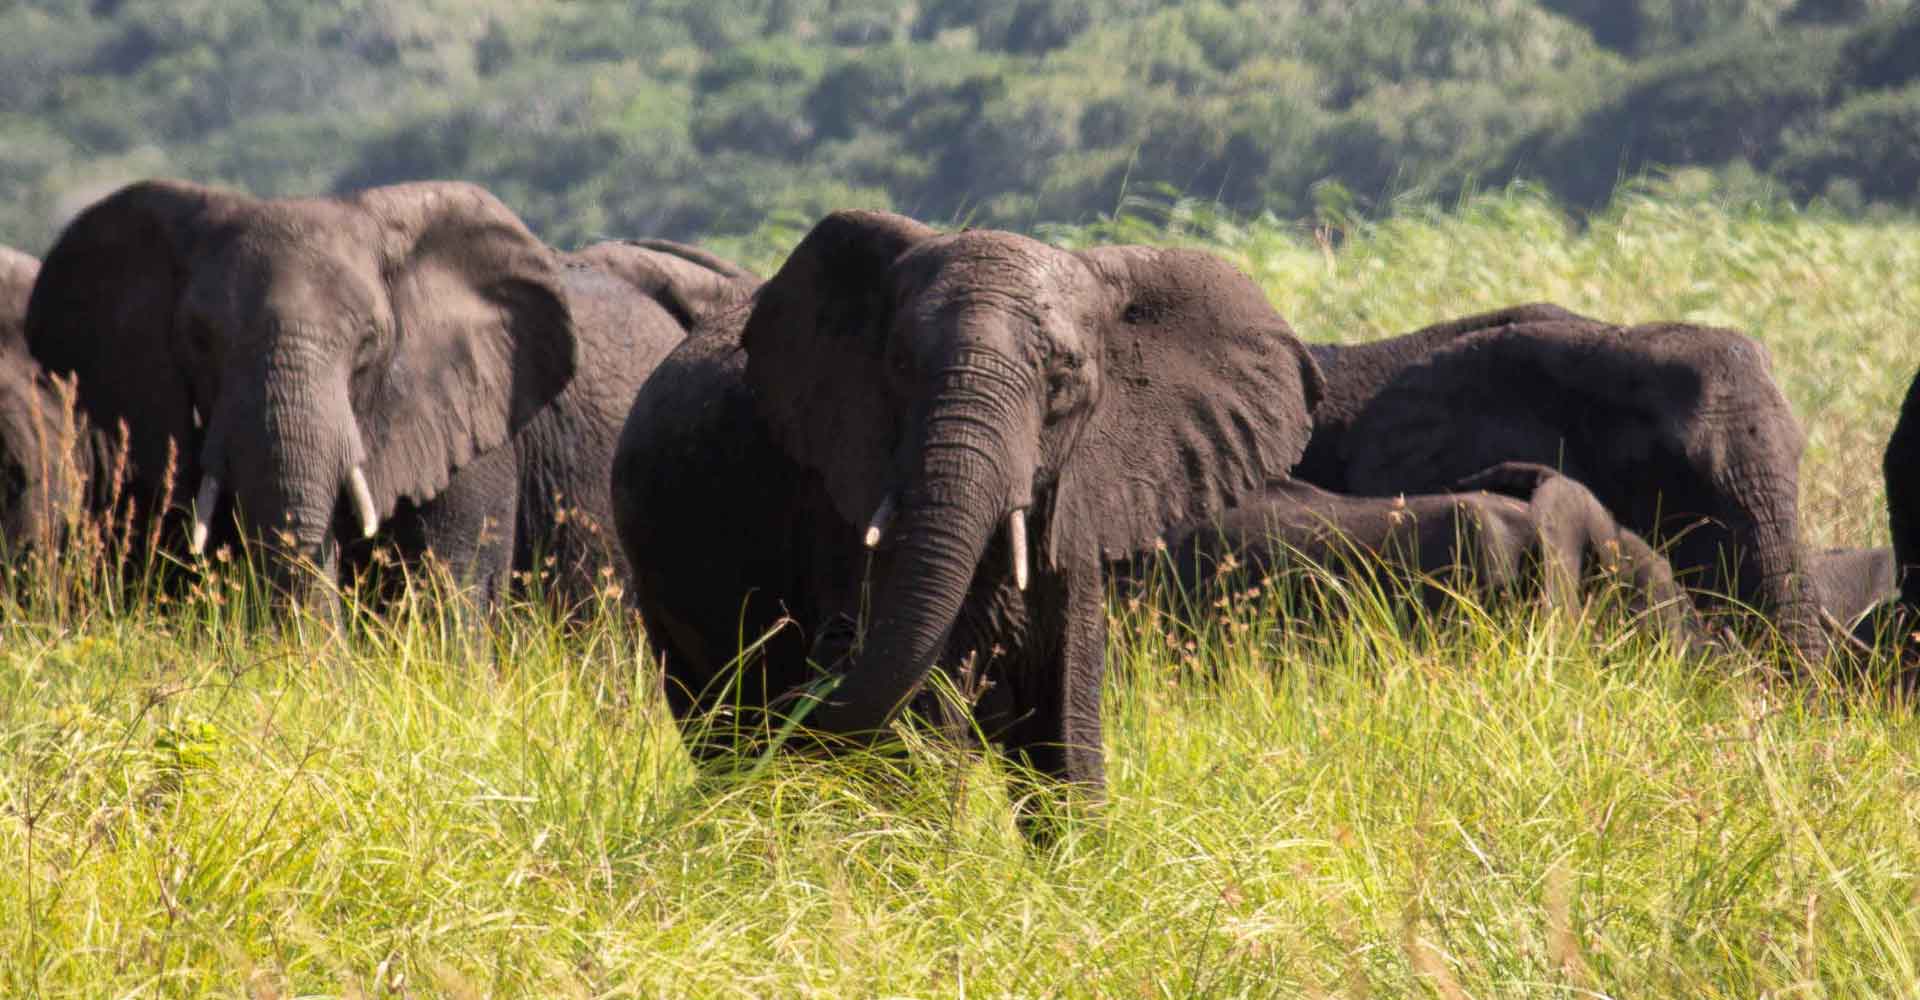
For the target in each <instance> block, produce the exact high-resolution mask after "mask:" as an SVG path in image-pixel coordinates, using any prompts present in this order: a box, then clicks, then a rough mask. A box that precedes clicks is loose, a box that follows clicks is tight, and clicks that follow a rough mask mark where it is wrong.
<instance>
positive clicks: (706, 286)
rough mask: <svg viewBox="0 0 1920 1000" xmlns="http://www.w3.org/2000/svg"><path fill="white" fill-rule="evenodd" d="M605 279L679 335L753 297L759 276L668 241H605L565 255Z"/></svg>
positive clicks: (694, 248)
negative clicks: (672, 324)
mask: <svg viewBox="0 0 1920 1000" xmlns="http://www.w3.org/2000/svg"><path fill="white" fill-rule="evenodd" d="M568 259H569V260H570V261H571V262H575V263H579V264H583V265H585V266H587V267H591V268H594V269H596V270H599V271H602V272H605V273H607V274H610V275H612V276H614V277H616V278H619V279H620V280H621V281H624V282H626V283H627V284H629V285H632V286H633V287H634V288H635V289H637V290H639V292H640V293H641V294H642V295H645V296H647V297H648V298H651V299H653V300H654V301H655V302H658V303H660V307H661V308H663V309H665V310H666V311H667V312H668V313H670V314H671V315H672V316H673V318H674V320H675V321H676V322H678V323H679V324H680V327H681V329H683V330H691V329H693V325H694V324H695V323H696V322H698V321H699V320H700V318H701V317H703V316H705V315H707V314H708V313H710V312H713V311H714V310H716V309H719V308H721V307H723V306H726V305H729V304H731V303H734V302H737V301H741V300H743V299H745V298H746V297H747V296H748V295H750V294H752V292H753V289H754V288H755V287H756V286H758V285H759V284H760V276H759V275H756V274H754V273H753V272H751V271H748V270H747V269H745V268H743V267H740V266H738V265H736V264H734V263H732V262H730V261H727V260H723V259H722V258H719V257H716V256H714V255H713V254H710V253H707V252H706V251H704V250H701V249H699V248H698V247H690V246H687V245H685V244H682V243H675V242H673V241H671V240H610V241H608V242H605V243H595V244H594V245H592V246H590V247H587V248H585V249H582V250H576V251H574V252H573V253H571V254H569V255H568Z"/></svg>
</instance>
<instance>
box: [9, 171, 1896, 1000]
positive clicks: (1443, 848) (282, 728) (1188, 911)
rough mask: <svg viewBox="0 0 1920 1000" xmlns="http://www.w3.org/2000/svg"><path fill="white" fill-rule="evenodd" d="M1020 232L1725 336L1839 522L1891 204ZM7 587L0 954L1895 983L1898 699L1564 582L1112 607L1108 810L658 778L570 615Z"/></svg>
mask: <svg viewBox="0 0 1920 1000" xmlns="http://www.w3.org/2000/svg"><path fill="white" fill-rule="evenodd" d="M795 235H797V234H793V233H787V232H785V231H769V232H768V233H764V234H763V235H762V237H761V238H760V241H759V242H758V243H757V244H752V245H746V244H743V245H740V246H735V247H730V248H729V249H730V250H732V251H735V252H741V251H744V252H746V253H747V254H748V255H750V256H751V255H754V254H756V253H757V254H759V255H760V256H759V258H758V259H757V260H756V263H757V264H759V265H760V266H762V267H763V268H765V267H769V266H770V265H771V264H772V263H774V262H775V261H776V259H777V256H776V255H777V252H778V249H779V248H780V246H781V245H782V241H783V240H790V239H791V237H792V236H795ZM1049 235H1050V236H1051V237H1053V238H1055V239H1057V240H1060V241H1063V242H1085V241H1093V240H1128V241H1153V242H1177V243H1187V244H1193V245H1200V246H1207V247H1211V248H1213V249H1215V250H1217V251H1219V252H1221V253H1223V254H1225V255H1227V256H1229V257H1231V258H1232V259H1234V260H1235V261H1236V262H1238V263H1240V264H1241V265H1242V266H1243V267H1245V268H1247V269H1248V270H1249V271H1250V272H1251V273H1253V274H1254V275H1256V276H1257V277H1258V278H1259V279H1260V280H1261V281H1262V282H1263V283H1264V284H1265V286H1266V287H1267V288H1268V289H1269V290H1270V292H1271V294H1272V296H1273V299H1274V302H1275V303H1276V305H1277V306H1278V307H1279V308H1280V309H1281V311H1282V312H1283V313H1284V314H1285V315H1286V316H1288V317H1289V319H1290V320H1291V321H1292V322H1293V324H1294V326H1295V328H1296V329H1297V330H1298V331H1299V332H1300V333H1301V334H1302V335H1303V336H1305V337H1307V338H1308V339H1340V340H1357V339H1364V338H1367V337H1372V336H1377V335H1380V334H1384V333H1389V332H1395V331H1399V330H1402V329H1406V328H1409V327H1412V326H1415V325H1419V324H1421V323H1424V322H1427V321H1429V320H1431V319H1436V318H1440V317H1443V316H1447V315H1452V314H1457V313H1461V312H1466V311H1469V310H1474V309H1479V308H1482V307H1487V306H1493V305H1498V304H1504V303H1508V302H1513V301H1519V300H1527V299H1552V300H1555V301H1559V302H1561V303H1563V304H1565V305H1567V306H1569V307H1571V308H1574V309H1577V310H1582V311H1586V312H1592V313H1596V314H1599V315H1603V316H1609V317H1617V318H1620V319H1623V320H1637V319H1651V318H1655V317H1662V318H1686V319H1694V320H1702V321H1711V322H1716V323H1724V324H1728V325H1732V326H1736V327H1739V328H1742V329H1745V330H1749V331H1751V332H1752V333H1754V334H1755V335H1756V336H1758V337H1760V338H1761V339H1762V340H1764V341H1765V342H1766V343H1767V344H1768V345H1769V347H1770V348H1771V349H1772V351H1773V354H1774V359H1775V364H1776V368H1777V371H1778V374H1779V376H1780V378H1781V380H1782V382H1783V384H1784V385H1785V386H1786V389H1787V393H1788V395H1789V397H1790V398H1791V399H1792V400H1793V402H1794V404H1795V406H1796V407H1797V409H1798V411H1799V412H1800V413H1801V415H1802V417H1803V419H1804V420H1805V421H1806V423H1807V425H1808V436H1809V450H1808V457H1807V462H1806V466H1805V469H1804V473H1803V491H1804V496H1805V507H1804V510H1805V519H1806V524H1807V527H1808V530H1809V532H1810V534H1811V536H1812V538H1813V540H1814V541H1816V542H1819V543H1834V544H1870V543H1875V542H1878V541H1880V540H1881V539H1882V537H1883V535H1884V532H1885V518H1884V514H1883V513H1882V512H1881V511H1880V509H1879V507H1880V502H1881V501H1880V497H1881V490H1880V485H1879V481H1878V480H1879V460H1880V458H1879V455H1880V448H1881V444H1882V442H1883V441H1884V439H1885V436H1886V433H1887V430H1888V428H1889V427H1890V426H1891V423H1892V420H1893V416H1894V407H1895V405H1896V403H1897V401H1898V399H1899V398H1900V394H1901V393H1902V392H1903V391H1904V389H1905V385H1906V382H1907V380H1908V379H1909V378H1910V377H1911V375H1912V369H1913V368H1914V367H1915V365H1916V363H1920V351H1916V349H1915V347H1914V346H1913V333H1914V331H1915V329H1916V325H1917V324H1920V226H1915V225H1914V224H1911V223H1887V224H1878V225H1875V224H1865V223H1858V222H1840V221H1834V220H1829V219H1825V218H1818V217H1807V216H1799V215H1793V214H1789V213H1783V212H1781V211H1778V210H1771V209H1770V210H1764V211H1762V210H1754V211H1749V210H1745V209H1738V208H1729V207H1725V206H1720V205H1716V204H1715V203H1713V201H1712V200H1711V199H1709V198H1704V197H1696V196H1690V195H1689V194H1688V193H1687V192H1686V191H1684V190H1682V189H1680V188H1677V187H1676V188H1672V189H1668V190H1665V191H1662V192H1660V193H1659V194H1658V195H1657V196H1655V195H1645V196H1637V195H1631V194H1630V195H1626V196H1623V197H1622V199H1621V200H1620V201H1619V203H1618V205H1617V207H1616V208H1615V210H1614V211H1613V212H1612V213H1610V214H1608V215H1606V216H1603V217H1600V218H1597V219H1595V220H1593V221H1592V222H1591V224H1590V225H1588V226H1586V227H1585V228H1578V227H1575V226H1574V225H1572V224H1571V223H1569V222H1568V221H1567V220H1566V219H1564V218H1563V217H1561V216H1560V215H1559V214H1557V213H1556V212H1555V211H1554V210H1553V209H1552V207H1551V206H1550V205H1548V204H1546V203H1544V202H1542V201H1541V200H1539V199H1536V198H1533V197H1531V196H1528V195H1526V194H1523V193H1507V194H1501V195H1490V196H1484V197H1481V198H1478V199H1475V200H1473V201H1470V202H1468V203H1467V204H1465V205H1462V206H1459V207H1458V208H1457V209H1455V210H1453V211H1449V212H1443V213H1442V212H1436V213H1431V214H1410V215H1405V216H1402V217H1399V218H1396V219H1394V220H1391V221H1387V222H1383V223H1378V224H1372V225H1367V226H1356V227H1353V228H1352V229H1351V231H1349V232H1346V233H1344V234H1342V238H1341V239H1339V240H1337V241H1335V240H1330V239H1326V238H1325V234H1322V238H1318V239H1317V238H1316V237H1315V234H1313V233H1310V232H1305V231H1300V230H1293V229H1288V228H1283V227H1279V226H1274V225H1263V224H1236V223H1230V222H1227V221H1224V220H1221V219H1219V218H1215V217H1210V216H1208V215H1207V214H1206V213H1204V212H1199V211H1196V210H1194V209H1192V208H1191V207H1190V206H1185V205H1176V206H1173V207H1172V208H1171V209H1164V208H1163V210H1162V211H1160V212H1158V213H1148V214H1145V215H1144V216H1133V217H1128V218H1124V219H1122V220H1120V221H1117V222H1110V223H1105V224H1101V225H1097V226H1092V227H1085V228H1079V229H1072V230H1066V229H1062V230H1054V231H1050V233H1049ZM51 583H52V582H51V581H43V584H46V585H45V586H43V587H42V590H44V591H48V592H50V593H47V594H45V595H43V596H42V597H39V598H34V599H30V600H27V601H25V606H19V607H13V608H12V609H11V612H10V613H9V615H8V616H7V618H6V620H5V622H4V624H3V625H0V995H6V996H74V997H99V996H149V995H152V996H162V995H164V996H176V995H177V996H200V995H216V996H252V997H291V996H307V995H330V996H350V997H381V996H416V997H427V996H452V997H481V996H521V995H538V996H581V997H589V996H591V997H599V996H679V995H696V996H739V997H758V996H809V995H811V996H822V997H847V996H1009V995H1012V996H1034V997H1039V996H1072V997H1080V996H1087V997H1094V996H1098V997H1106V996H1130V997H1131V996H1137V997H1162V996H1166V997H1175V996H1194V995H1199V996H1287V997H1292V996H1339V997H1350V998H1360V997H1369V996H1371V997H1399V996H1422V995H1435V996H1440V997H1446V998H1452V997H1510V996H1539V997H1588V996H1601V995H1605V996H1621V997H1642V996H1709V997H1755V996H1760V995H1765V996H1770V997H1789V996H1794V997H1842V996H1893V995H1903V994H1912V993H1914V992H1915V991H1920V822H1916V820H1917V819H1920V817H1917V816H1916V812H1920V725H1916V719H1915V715H1914V710H1913V708H1912V707H1911V706H1909V705H1905V704H1899V703H1891V702H1890V701H1889V700H1888V699H1886V698H1883V697H1879V696H1875V695H1871V694H1866V695H1863V694H1858V693H1850V692H1846V691H1842V690H1838V689H1835V688H1832V687H1830V686H1821V687H1819V688H1818V689H1817V690H1814V691H1811V692H1809V691H1799V690H1788V689H1783V688H1780V687H1778V686H1776V685H1772V684H1769V683H1768V682H1767V681H1766V680H1765V670H1764V666H1763V665H1762V664H1760V663H1759V662H1757V661H1754V660H1751V659H1746V658H1731V657H1730V658H1722V659H1716V660H1712V661H1707V662H1689V661H1686V660H1683V659H1681V658H1679V657H1677V656H1676V655H1674V654H1673V653H1671V652H1670V651H1668V650H1665V649H1662V648H1660V647H1658V646H1656V645H1655V644H1653V643H1652V641H1651V640H1649V639H1648V638H1646V637H1644V636H1641V635H1637V634H1634V633H1632V632H1630V631H1627V630H1625V629H1623V628H1621V627H1619V626H1618V624H1617V623H1616V622H1615V621H1614V620H1613V619H1612V618H1611V617H1610V616H1607V615H1605V614H1599V615H1596V616H1594V617H1592V618H1591V619H1588V620H1581V621H1573V620H1567V619H1563V618H1550V617H1545V616H1544V615H1543V614H1541V613H1539V612H1537V611H1534V610H1531V609H1518V610H1510V611H1505V612H1500V613H1496V614H1488V613H1483V612H1480V611H1478V610H1477V609H1471V608H1469V609H1466V610H1464V611H1463V612H1461V613H1460V614H1458V615H1456V616H1453V618H1454V619H1455V620H1450V621H1449V622H1446V623H1442V624H1437V625H1421V626H1416V627H1413V628H1404V627H1399V626H1398V625H1397V624H1396V623H1395V621H1394V620H1393V618H1394V614H1393V611H1392V609H1391V608H1389V607H1386V606H1384V605H1382V604H1381V603H1380V602H1378V601H1376V600H1370V599H1368V598H1367V597H1366V596H1364V595H1362V596H1359V597H1357V598H1355V603H1356V611H1355V615H1354V617H1353V618H1352V619H1351V620H1349V621H1348V622H1346V623H1344V624H1341V625H1338V626H1332V627H1317V628H1296V627H1288V626H1287V625H1286V624H1285V623H1284V622H1283V621H1282V620H1281V618H1280V616H1279V615H1278V614H1277V613H1276V611H1275V608H1274V607H1273V606H1272V605H1271V603H1265V602H1270V600H1271V595H1264V596H1262V597H1261V598H1257V599H1255V600H1252V601H1250V602H1248V604H1247V605H1246V606H1245V607H1244V608H1243V609H1242V610H1241V611H1239V612H1238V613H1236V615H1235V616H1234V617H1233V619H1232V620H1231V621H1229V622H1228V623H1227V624H1225V625H1222V626H1219V627H1215V628H1210V629H1208V630H1206V631H1204V632H1193V631H1190V630H1187V629H1185V628H1183V627H1182V626H1180V625H1179V624H1177V623H1175V622H1173V621H1171V620H1170V619H1168V618H1166V617H1165V616H1163V615H1162V614H1160V613H1159V612H1158V611H1157V610H1156V609H1155V608H1154V607H1152V606H1151V605H1148V606H1122V607H1116V608H1114V609H1113V615H1114V623H1115V628H1114V640H1113V642H1114V645H1113V662H1114V665H1115V666H1114V669H1113V670H1112V672H1111V678H1110V682H1109V689H1108V706H1109V719H1110V723H1109V728H1108V733H1109V745H1108V748H1107V750H1108V757H1109V762H1110V772H1109V773H1110V780H1111V797H1110V800H1109V802H1108V803H1107V805H1106V808H1105V809H1104V811H1103V812H1101V813H1100V814H1099V815H1097V816H1093V817H1085V816H1082V817H1076V818H1074V819H1072V820H1070V821H1068V822H1066V823H1065V824H1064V825H1063V827H1062V828H1061V830H1062V832H1061V835H1060V837H1059V838H1058V840H1057V842H1054V843H1052V844H1050V845H1048V846H1046V847H1043V848H1035V847H1033V846H1031V845H1029V844H1028V843H1027V842H1026V841H1025V840H1024V839H1023V838H1022V837H1021V836H1020V834H1019V833H1018V832H1017V830H1016V828H1015V826H1014V822H1013V810H1012V808H1011V806H1010V804H1009V802H1008V795H1009V787H1010V786H1009V784H1008V783H1007V782H1006V781H1004V780H1003V778H1004V777H1005V775H1004V774H1003V773H1002V772H1001V765H999V764H998V763H996V762H993V761H985V760H981V759H978V758H975V757H972V756H969V755H966V754H962V753H959V752H956V751H953V750H951V749H948V748H945V747H943V746H940V745H937V744H929V743H926V742H924V741H920V740H917V739H914V740H910V741H909V745H908V746H907V748H906V750H905V752H904V753H900V754H895V755H892V756H889V757H886V758H878V757H876V758H873V759H869V760H861V761H854V762H840V763H835V764H818V763H805V764H803V763H795V762H792V761H786V760H774V761H771V762H768V763H767V764H766V765H765V766H764V767H760V768H756V769H750V770H748V771H746V772H745V773H743V774H740V775H735V776H713V775H709V776H702V775H700V774H698V773H696V772H695V770H694V769H693V768H692V766H691V765H690V763H689V762H688V761H687V759H686V758H685V756H684V754H683V753H682V752H681V750H680V748H679V745H678V740H677V738H676V736H675V733H674V731H673V728H672V726H671V723H670V720H669V719H668V718H667V716H666V713H665V711H664V708H663V706H662V704H661V702H660V699H659V698H658V697H657V696H656V694H655V691H654V688H655V684H656V674H655V672H654V668H653V666H652V665H651V664H650V663H649V662H648V660H647V658H646V654H645V651H644V646H643V644H642V641H641V638H640V636H639V635H638V633H637V631H636V630H635V629H634V628H633V627H632V625H631V624H630V623H629V622H627V620H626V619H625V618H624V616H622V615H621V614H619V613H618V612H617V610H616V607H617V605H611V604H610V606H609V608H608V609H606V610H605V611H604V613H602V614H601V615H599V616H598V617H597V618H596V619H595V620H594V621H593V622H592V623H591V624H590V625H588V626H585V627H580V628H577V629H572V630H567V629H561V628H558V627H556V626H554V625H553V624H551V623H550V622H549V621H548V620H546V619H545V618H544V616H543V615H541V614H540V613H538V612H536V611H534V610H532V609H516V610H515V611H513V612H511V613H509V614H507V615H504V616H503V617H502V618H501V620H500V621H499V622H498V623H497V624H496V625H495V626H494V627H493V628H492V629H491V630H490V632H489V634H488V637H487V638H486V639H485V640H484V641H483V642H479V643H476V642H475V641H473V640H472V639H471V637H468V636H466V635H465V634H463V633H459V632H457V631H456V632H449V631H447V630H446V629H445V627H444V626H443V625H441V624H440V623H439V619H438V618H437V617H436V616H432V615H418V616H409V615H404V614H403V615H400V616H397V617H396V619H395V620H394V621H393V622H392V623H389V624H381V623H377V622H371V621H365V620H361V621H358V622H357V623H356V624H355V625H354V626H353V627H351V628H349V629H348V630H347V631H346V634H345V635H344V636H342V635H340V634H337V633H335V632H334V631H333V630H331V629H328V628H323V627H316V626H314V625H313V623H310V622H298V621H296V622H285V623H281V624H279V625H276V626H274V627H270V628H262V627H249V625H248V622H247V619H248V618H249V615H248V614H247V613H246V610H245V609H246V608H247V607H248V606H249V605H250V604H251V603H253V602H251V601H250V600H249V598H248V597H247V595H246V593H245V588H244V586H243V584H242V583H241V582H239V581H238V580H237V579H236V578H234V577H233V576H231V575H229V576H227V577H225V578H222V579H220V580H217V581H214V582H213V583H211V584H209V585H208V586H207V587H205V588H203V590H202V592H201V593H200V594H199V595H198V596H196V597H195V598H193V599H191V600H189V601H187V602H185V606H179V604H178V603H176V605H174V606H169V607H167V608H160V609H149V608H139V607H136V608H134V609H131V610H127V609H119V608H115V607H111V606H109V604H108V602H107V601H105V600H104V599H103V598H101V597H99V596H98V595H97V593H95V592H94V591H91V590H89V589H87V588H85V587H81V588H80V589H79V590H78V591H76V590H74V589H73V588H70V587H69V588H61V587H57V586H52V585H51ZM488 643H490V645H491V648H485V647H486V645H487V644H488ZM1012 787H1018V786H1012Z"/></svg>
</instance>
